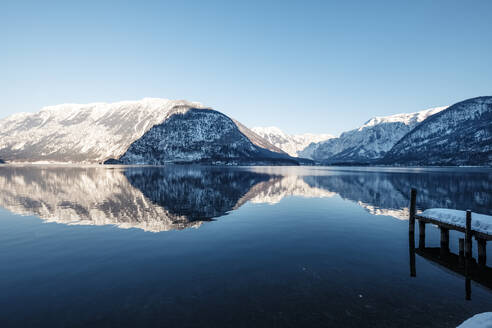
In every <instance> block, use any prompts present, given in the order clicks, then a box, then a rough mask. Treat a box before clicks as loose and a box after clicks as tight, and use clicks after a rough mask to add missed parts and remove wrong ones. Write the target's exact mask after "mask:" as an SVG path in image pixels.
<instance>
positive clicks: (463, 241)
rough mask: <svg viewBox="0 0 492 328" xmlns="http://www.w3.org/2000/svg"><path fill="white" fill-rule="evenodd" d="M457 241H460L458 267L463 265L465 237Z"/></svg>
mask: <svg viewBox="0 0 492 328" xmlns="http://www.w3.org/2000/svg"><path fill="white" fill-rule="evenodd" d="M459 243H460V248H459V250H460V251H459V264H460V267H463V266H464V265H465V239H464V238H460V239H459Z"/></svg>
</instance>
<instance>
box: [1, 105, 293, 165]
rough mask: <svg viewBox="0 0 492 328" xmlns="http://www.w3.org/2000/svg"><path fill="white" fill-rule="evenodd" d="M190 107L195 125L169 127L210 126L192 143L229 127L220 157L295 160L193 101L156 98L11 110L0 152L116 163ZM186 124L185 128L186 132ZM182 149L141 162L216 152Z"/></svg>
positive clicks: (217, 136) (211, 139)
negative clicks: (197, 116) (231, 138)
mask: <svg viewBox="0 0 492 328" xmlns="http://www.w3.org/2000/svg"><path fill="white" fill-rule="evenodd" d="M190 111H192V112H194V113H197V112H201V113H202V115H201V119H198V120H194V121H193V122H194V124H195V125H190V124H186V122H185V121H182V122H181V123H182V124H181V125H179V124H178V125H175V130H174V131H172V132H175V134H177V135H178V136H179V133H181V134H182V135H187V136H193V137H196V134H194V133H193V132H194V131H200V130H203V129H201V127H206V126H209V130H208V132H209V134H208V135H201V136H200V137H201V139H200V138H198V139H199V140H198V139H197V138H195V139H193V140H195V144H194V145H193V146H194V147H195V148H197V147H198V146H197V145H198V144H200V145H201V146H204V145H208V146H209V148H213V144H214V143H215V142H217V140H222V139H224V138H225V131H226V130H227V131H229V132H230V131H233V132H231V133H232V134H234V136H235V141H237V144H233V143H228V142H222V144H221V145H222V148H221V149H218V150H222V151H224V154H225V155H224V156H222V158H219V159H220V160H221V161H222V162H227V161H229V160H230V159H231V158H232V160H233V161H234V163H235V164H240V163H241V162H242V161H245V160H247V162H248V163H255V161H256V160H261V161H264V162H268V161H280V162H284V163H289V164H292V165H296V164H297V162H296V161H295V160H293V159H291V157H290V156H288V155H287V154H285V153H284V152H282V151H281V150H280V149H278V148H276V147H275V146H273V145H271V144H270V143H268V141H266V140H263V139H262V138H261V137H260V136H258V135H256V134H255V133H253V132H252V131H250V130H249V129H248V128H246V127H245V126H243V125H242V124H240V123H239V122H237V121H234V120H233V119H231V118H229V117H228V116H226V115H225V114H222V113H220V112H218V111H215V110H212V109H211V108H208V107H205V106H203V105H202V104H200V103H197V102H189V101H186V100H169V99H160V98H144V99H142V100H138V101H122V102H116V103H90V104H61V105H55V106H46V107H43V108H42V109H41V110H40V111H38V112H35V113H20V114H14V115H12V116H9V117H7V118H5V119H2V120H0V157H1V158H2V159H3V160H5V161H7V162H47V163H82V164H94V163H104V162H107V161H108V160H110V161H111V160H112V161H115V162H118V161H119V159H120V158H121V157H124V155H125V154H127V152H128V150H129V149H130V148H131V146H132V145H133V144H134V143H135V142H136V141H138V140H140V139H141V138H143V137H144V136H148V133H149V131H151V130H152V129H153V128H154V127H156V126H159V125H162V124H165V123H166V122H167V121H169V120H171V119H172V118H173V117H174V118H176V116H180V115H185V114H186V113H188V112H190ZM214 124H215V125H214ZM226 126H227V129H226ZM185 128H186V129H188V130H187V131H185V130H184V129H185ZM213 129H215V130H213ZM154 130H155V129H154ZM222 141H226V140H222ZM180 143H182V144H188V145H189V142H188V140H184V139H181V140H179V139H174V140H172V143H170V145H172V146H176V147H179V146H180V145H179V144H180ZM140 146H142V145H140ZM164 146H165V145H164ZM238 147H239V148H238ZM241 147H242V148H241ZM141 150H142V149H141ZM216 150H217V149H216ZM186 152H188V150H186V149H184V150H183V154H180V155H177V156H175V157H172V156H170V157H168V158H165V160H162V156H161V159H160V161H158V160H156V157H157V156H153V158H150V157H149V158H147V159H148V161H147V162H142V161H140V162H139V164H162V163H164V162H175V161H177V162H181V161H183V160H184V161H187V160H192V161H201V160H206V161H213V160H214V159H215V158H214V156H213V155H216V154H215V153H214V154H207V153H206V152H205V151H202V152H201V154H200V155H199V156H198V155H197V156H198V157H196V156H195V157H194V158H191V157H190V156H188V157H187V156H185V155H186ZM163 154H164V153H163ZM167 154H168V155H169V154H170V153H169V152H168V153H167ZM196 154H198V153H197V152H196V153H195V155H196ZM215 157H216V156H215ZM129 158H130V156H129V154H127V156H126V161H125V164H136V163H135V162H131V161H129ZM260 164H262V162H260ZM280 164H281V163H280Z"/></svg>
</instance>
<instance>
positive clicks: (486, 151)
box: [382, 96, 492, 165]
mask: <svg viewBox="0 0 492 328" xmlns="http://www.w3.org/2000/svg"><path fill="white" fill-rule="evenodd" d="M382 163H392V164H397V165H402V164H406V165H484V164H485V165H492V96H481V97H475V98H470V99H466V100H463V101H460V102H458V103H456V104H454V105H452V106H450V107H449V108H447V109H446V110H444V111H442V112H440V113H438V114H436V115H434V116H432V117H430V118H429V119H427V120H425V121H424V122H422V124H420V125H418V126H417V127H415V128H414V129H413V130H412V131H410V132H409V133H408V134H406V135H405V136H404V137H403V138H401V139H400V140H399V141H398V142H397V143H396V144H395V145H394V146H393V148H392V149H391V150H390V152H388V154H386V156H385V157H384V159H383V160H382Z"/></svg>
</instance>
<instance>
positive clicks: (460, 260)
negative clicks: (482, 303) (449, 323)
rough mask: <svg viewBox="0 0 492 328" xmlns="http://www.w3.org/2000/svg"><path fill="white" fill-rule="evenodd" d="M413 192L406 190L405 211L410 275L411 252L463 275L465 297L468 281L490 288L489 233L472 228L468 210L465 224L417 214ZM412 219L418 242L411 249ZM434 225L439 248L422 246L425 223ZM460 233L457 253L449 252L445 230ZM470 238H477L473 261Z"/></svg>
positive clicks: (468, 295)
mask: <svg viewBox="0 0 492 328" xmlns="http://www.w3.org/2000/svg"><path fill="white" fill-rule="evenodd" d="M416 199H417V191H416V190H415V189H412V190H411V193H410V211H409V212H410V214H409V228H408V232H409V251H410V276H412V277H416V275H417V273H416V268H415V254H418V255H420V256H422V257H423V258H425V259H427V260H429V261H432V262H433V263H437V264H439V265H441V266H443V267H445V268H447V269H448V270H450V271H452V272H454V273H457V274H460V275H462V276H464V277H465V290H466V292H465V295H466V299H468V300H469V299H471V281H472V280H473V281H475V282H477V283H479V284H480V285H482V286H484V287H487V288H489V289H492V268H490V267H488V266H487V265H486V264H487V253H486V252H487V241H489V240H492V234H487V233H484V232H482V231H477V230H474V229H472V220H473V218H472V212H471V211H470V210H467V211H466V220H465V222H466V224H465V225H464V226H460V225H457V224H456V225H455V224H450V223H446V222H442V221H440V220H439V219H437V218H430V217H427V216H422V215H418V214H416V213H417V207H416ZM415 220H417V221H418V224H419V244H418V249H416V248H415ZM427 224H432V225H435V226H437V227H438V228H439V229H440V232H441V239H440V247H433V248H432V247H426V244H425V232H426V225H427ZM450 230H453V231H459V232H462V233H464V238H459V248H458V249H459V253H458V254H453V253H451V252H450V249H449V231H450ZM472 237H475V240H476V241H477V250H478V251H477V258H478V259H477V261H475V259H473V257H472Z"/></svg>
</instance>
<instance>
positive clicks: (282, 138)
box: [251, 126, 335, 157]
mask: <svg viewBox="0 0 492 328" xmlns="http://www.w3.org/2000/svg"><path fill="white" fill-rule="evenodd" d="M251 130H252V131H253V132H255V133H256V134H258V135H259V136H261V137H263V138H264V139H265V140H267V141H268V142H269V143H271V144H272V145H274V146H276V147H278V148H280V149H282V150H283V151H284V152H286V153H287V154H289V155H290V156H293V157H300V152H301V151H303V150H305V149H306V147H307V146H309V145H310V144H311V143H319V142H322V141H326V140H329V139H331V138H334V137H335V136H333V135H331V134H313V133H304V134H293V135H290V134H286V133H284V132H283V131H282V130H280V129H279V128H277V127H275V126H270V127H254V128H251ZM301 157H309V156H301Z"/></svg>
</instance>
